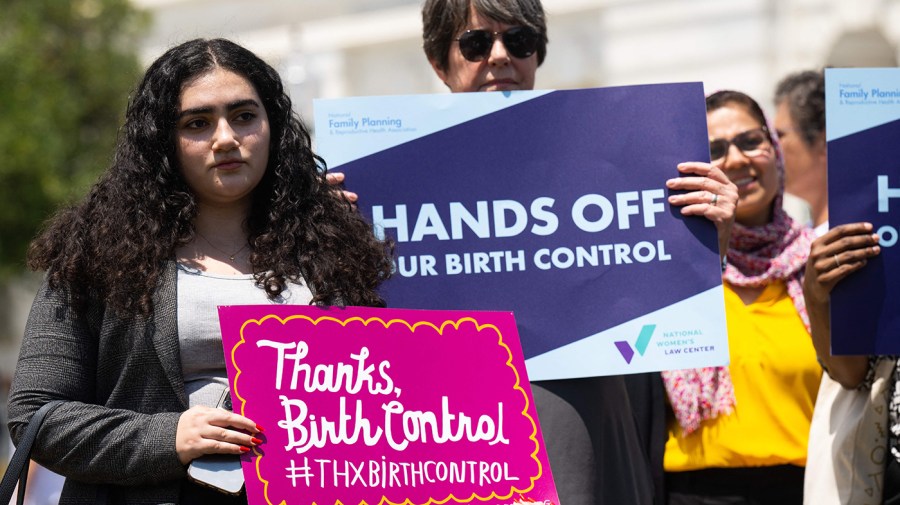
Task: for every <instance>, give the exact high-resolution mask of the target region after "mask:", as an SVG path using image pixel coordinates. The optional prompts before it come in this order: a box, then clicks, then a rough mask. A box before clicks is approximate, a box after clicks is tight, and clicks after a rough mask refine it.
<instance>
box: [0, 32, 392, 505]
mask: <svg viewBox="0 0 900 505" xmlns="http://www.w3.org/2000/svg"><path fill="white" fill-rule="evenodd" d="M391 247H392V246H391V244H390V243H389V242H381V241H378V240H377V239H376V238H375V236H374V235H373V233H372V229H371V226H370V224H369V223H367V222H366V221H365V220H363V219H362V218H361V217H360V216H359V215H358V214H357V213H356V212H355V210H354V209H353V208H352V206H351V204H350V203H349V201H348V200H347V199H346V197H342V196H340V195H339V194H338V193H337V192H336V191H334V190H333V189H331V188H330V186H329V185H328V183H327V182H326V178H325V175H324V162H323V160H322V159H320V158H319V157H318V156H316V155H315V154H314V153H313V152H312V150H311V149H310V137H309V133H308V132H307V130H306V129H305V128H304V126H303V125H302V124H301V122H300V120H299V119H298V118H297V116H296V115H295V114H294V113H293V112H292V109H291V102H290V99H289V98H288V97H287V95H286V94H285V92H284V89H283V87H282V83H281V80H280V78H279V76H278V74H277V72H276V71H275V70H274V69H273V68H272V67H270V66H269V65H267V64H266V63H265V62H263V61H262V60H261V59H260V58H258V57H257V56H256V55H254V54H253V53H251V52H250V51H248V50H246V49H244V48H242V47H240V46H238V45H236V44H234V43H232V42H229V41H226V40H192V41H189V42H186V43H183V44H181V45H179V46H177V47H174V48H172V49H170V50H169V51H168V52H166V53H165V54H163V55H162V56H161V57H160V58H159V59H158V60H157V61H156V62H154V63H153V64H152V65H151V66H150V68H149V69H148V70H147V72H146V74H145V76H144V78H143V80H142V82H141V83H140V84H139V86H138V88H137V90H136V92H135V93H134V95H133V97H132V99H131V100H130V103H129V106H128V110H127V112H126V117H125V124H124V127H123V128H122V130H121V132H120V139H119V143H118V146H117V148H116V152H115V157H114V159H113V162H112V166H111V167H110V168H109V169H108V170H107V172H106V173H105V174H104V175H103V176H102V178H101V179H100V180H99V182H98V183H97V184H96V185H95V186H94V187H93V188H92V189H91V191H90V192H89V194H88V195H87V196H86V197H85V199H84V200H83V201H81V202H80V203H78V204H76V205H74V206H72V207H70V208H67V209H64V210H63V211H61V212H60V213H58V214H57V215H56V216H55V217H53V218H52V219H51V220H50V222H49V224H48V225H47V227H46V229H45V230H44V231H43V232H42V233H41V234H40V236H39V237H38V238H37V239H36V240H35V241H34V242H33V244H32V246H31V249H30V251H29V257H28V264H29V266H30V267H31V268H33V269H36V270H45V271H46V278H45V281H44V283H43V285H42V287H41V288H40V291H39V293H38V295H37V297H36V298H35V302H34V305H33V307H32V311H31V314H30V316H29V320H28V325H27V327H26V331H25V339H24V342H23V346H22V350H21V354H20V357H19V361H18V365H17V369H16V376H15V379H14V383H13V388H12V392H11V395H10V410H9V413H10V429H11V432H12V434H13V437H14V439H16V440H18V438H19V437H21V436H22V434H23V432H24V428H25V426H26V424H27V421H28V420H29V419H30V417H31V415H32V414H33V413H34V412H35V411H36V410H37V409H38V408H39V407H40V406H41V405H43V404H44V403H46V402H47V401H49V400H53V399H63V400H65V403H64V404H63V405H62V406H61V407H59V408H58V409H57V410H55V411H54V412H53V413H52V414H51V415H50V416H49V417H48V418H47V420H46V421H45V424H44V427H43V428H42V430H41V434H40V435H41V436H40V437H39V440H38V442H37V444H36V445H35V448H34V452H33V456H34V458H35V459H36V460H37V461H38V462H40V463H41V464H43V465H45V466H47V467H48V468H50V469H52V470H54V471H57V472H59V473H61V474H62V475H64V476H66V478H67V480H66V484H65V486H64V490H63V494H62V499H61V501H60V503H62V504H66V503H86V502H89V503H137V502H140V503H196V502H200V503H212V502H215V503H227V502H228V501H227V500H228V499H229V497H228V496H226V495H223V494H219V495H213V496H208V495H207V494H206V493H214V492H212V491H207V490H205V489H203V488H201V487H199V486H198V485H196V484H193V483H191V482H189V481H188V480H187V479H186V468H187V464H188V463H189V462H190V461H191V460H193V459H195V458H197V457H199V456H201V455H203V454H216V453H218V454H241V453H242V452H246V451H248V450H249V447H251V446H253V445H255V444H258V443H259V442H260V440H259V439H258V438H256V436H255V435H257V434H258V433H259V432H260V429H261V428H260V427H259V426H257V425H256V424H255V423H254V422H253V421H252V420H250V419H247V418H245V417H242V416H240V415H237V414H234V413H230V412H227V411H224V410H222V409H215V408H211V407H212V406H214V405H215V402H216V399H218V398H219V397H220V396H221V393H222V392H223V391H224V389H225V388H227V376H226V374H225V365H224V358H223V354H222V347H221V336H220V333H219V329H218V319H217V316H216V310H215V308H216V306H217V305H238V304H259V303H292V304H318V305H369V306H383V305H384V302H383V300H382V299H381V298H380V297H379V295H378V293H377V292H376V288H377V286H378V285H379V284H380V283H381V282H382V281H383V280H385V279H386V278H387V277H388V276H389V274H390V271H391ZM236 501H237V502H242V501H243V502H246V498H245V497H243V496H241V497H237V498H236Z"/></svg>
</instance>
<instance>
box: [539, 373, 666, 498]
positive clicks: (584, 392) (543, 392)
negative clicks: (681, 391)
mask: <svg viewBox="0 0 900 505" xmlns="http://www.w3.org/2000/svg"><path fill="white" fill-rule="evenodd" d="M531 388H532V391H533V394H534V402H535V407H536V408H537V414H538V418H539V419H540V423H541V432H542V434H543V436H544V442H545V444H546V446H547V455H548V457H549V459H550V470H551V471H552V473H553V480H554V481H555V482H556V489H557V491H558V492H559V500H560V503H561V504H562V505H603V504H608V505H621V504H629V505H630V504H635V505H650V504H652V503H653V495H654V488H653V479H652V477H651V472H650V464H649V460H648V455H647V453H646V452H645V450H644V449H643V446H642V443H641V438H640V436H639V435H638V430H637V426H636V423H635V418H634V414H633V411H632V408H631V403H630V401H629V397H628V392H627V390H626V388H625V381H624V379H623V378H622V377H621V376H612V377H588V378H584V379H565V380H554V381H537V382H532V383H531Z"/></svg>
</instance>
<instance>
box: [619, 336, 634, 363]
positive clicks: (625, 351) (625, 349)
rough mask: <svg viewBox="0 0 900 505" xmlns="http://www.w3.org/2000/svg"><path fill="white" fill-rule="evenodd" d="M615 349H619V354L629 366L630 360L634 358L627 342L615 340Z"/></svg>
mask: <svg viewBox="0 0 900 505" xmlns="http://www.w3.org/2000/svg"><path fill="white" fill-rule="evenodd" d="M615 344H616V347H617V348H618V349H619V353H620V354H622V357H623V358H625V362H626V363H628V364H629V365H630V364H631V358H633V357H634V351H633V350H632V349H631V346H630V345H628V342H626V341H624V340H617V341H616V342H615Z"/></svg>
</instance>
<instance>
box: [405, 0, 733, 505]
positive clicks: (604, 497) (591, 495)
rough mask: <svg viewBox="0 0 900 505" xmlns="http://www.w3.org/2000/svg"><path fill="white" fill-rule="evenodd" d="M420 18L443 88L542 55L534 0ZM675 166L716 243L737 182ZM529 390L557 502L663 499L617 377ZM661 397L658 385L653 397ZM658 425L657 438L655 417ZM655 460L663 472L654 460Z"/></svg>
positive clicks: (473, 84) (514, 71) (522, 80)
mask: <svg viewBox="0 0 900 505" xmlns="http://www.w3.org/2000/svg"><path fill="white" fill-rule="evenodd" d="M422 18H423V24H424V33H423V38H424V50H425V55H426V56H427V57H428V61H429V62H430V63H431V66H432V68H434V71H435V73H436V74H437V76H438V77H439V78H440V79H441V80H442V81H443V82H444V83H445V84H446V85H447V87H448V88H449V89H450V91H452V92H454V93H458V92H470V91H509V90H530V89H533V88H534V78H535V72H536V70H537V68H538V66H540V64H541V63H542V62H543V61H544V57H545V56H546V54H547V28H546V24H545V18H544V12H543V8H542V7H541V3H540V1H539V0H427V1H426V2H425V5H424V7H423V10H422ZM673 168H674V167H673ZM680 170H682V172H684V173H686V174H689V175H695V176H696V177H683V178H678V179H674V180H672V181H669V188H670V189H678V190H685V191H687V192H686V193H685V194H683V195H679V196H676V197H673V199H671V200H670V203H672V204H674V205H683V206H684V208H683V210H682V212H683V213H685V214H692V215H704V216H705V217H707V218H709V219H710V220H713V221H715V222H716V223H717V225H718V226H719V229H720V243H721V245H722V246H723V247H722V249H723V250H724V245H725V244H726V243H727V236H728V234H729V232H730V226H731V222H732V220H733V212H734V208H735V204H736V201H737V189H736V188H735V187H734V185H733V184H731V183H730V182H729V181H728V178H727V177H726V176H725V175H724V174H723V173H722V172H721V171H720V170H718V169H717V168H715V167H712V166H711V165H709V164H706V163H686V164H683V165H682V166H681V167H680ZM655 377H656V380H657V381H658V380H659V379H658V374H655ZM532 390H533V392H534V398H535V404H536V407H537V410H538V417H539V418H540V422H541V430H542V432H543V436H544V441H545V443H546V447H547V453H548V456H549V459H550V466H551V469H552V472H553V478H554V480H555V482H556V486H557V491H558V492H559V497H560V502H561V503H563V504H565V505H595V504H605V503H608V504H616V505H618V504H650V503H654V500H655V499H656V500H661V498H662V497H661V496H660V495H657V496H656V497H654V494H656V493H655V491H654V487H655V486H654V480H653V477H652V474H651V466H650V464H649V460H650V457H649V455H648V451H647V450H646V449H644V448H643V446H642V439H641V437H640V436H639V432H638V430H637V426H636V423H635V415H634V412H633V411H632V408H631V403H630V401H629V396H628V392H627V390H626V385H625V381H624V379H623V378H622V377H590V378H584V379H570V380H555V381H538V382H533V383H532ZM662 396H663V394H662V387H661V385H660V387H659V400H660V403H661V402H662ZM648 403H649V402H648ZM642 406H643V405H642ZM659 426H660V430H659V431H660V434H659V438H660V439H662V438H663V432H662V422H661V421H660V423H659ZM661 445H662V443H661V442H660V446H661ZM660 453H661V451H660ZM659 459H661V457H660V458H659ZM657 466H658V467H659V468H658V474H659V476H660V479H659V480H661V474H662V468H661V466H662V464H661V461H660V462H659V464H658V465H657ZM656 503H661V501H656Z"/></svg>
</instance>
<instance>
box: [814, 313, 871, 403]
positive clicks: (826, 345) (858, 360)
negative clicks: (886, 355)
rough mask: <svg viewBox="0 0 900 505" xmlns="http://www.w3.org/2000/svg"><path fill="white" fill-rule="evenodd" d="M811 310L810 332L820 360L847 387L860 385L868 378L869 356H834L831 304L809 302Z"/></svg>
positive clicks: (853, 387)
mask: <svg viewBox="0 0 900 505" xmlns="http://www.w3.org/2000/svg"><path fill="white" fill-rule="evenodd" d="M807 311H808V312H809V326H810V333H812V340H813V346H814V347H815V348H816V354H817V355H818V357H819V360H820V361H821V362H822V364H823V365H824V366H825V368H826V369H827V372H828V375H830V376H831V378H832V379H834V380H835V381H836V382H838V383H840V385H841V386H843V387H845V388H847V389H855V388H857V387H859V385H860V384H861V383H862V381H863V380H864V379H865V378H866V371H867V368H868V366H869V358H868V357H867V356H833V355H832V354H831V321H830V319H829V315H828V312H829V304H828V302H824V303H818V304H817V303H807Z"/></svg>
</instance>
